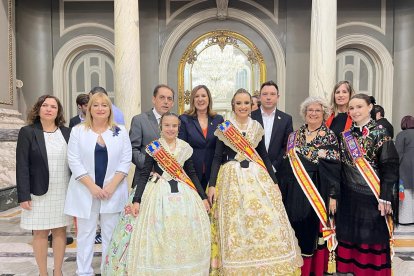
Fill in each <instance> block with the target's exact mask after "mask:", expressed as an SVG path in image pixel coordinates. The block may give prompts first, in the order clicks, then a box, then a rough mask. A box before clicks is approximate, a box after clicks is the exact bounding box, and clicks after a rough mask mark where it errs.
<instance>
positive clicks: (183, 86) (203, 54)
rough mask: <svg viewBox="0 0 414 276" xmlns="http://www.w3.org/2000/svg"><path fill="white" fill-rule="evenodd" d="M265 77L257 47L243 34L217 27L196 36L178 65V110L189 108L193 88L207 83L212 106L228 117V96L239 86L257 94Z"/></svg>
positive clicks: (263, 63)
mask: <svg viewBox="0 0 414 276" xmlns="http://www.w3.org/2000/svg"><path fill="white" fill-rule="evenodd" d="M265 79H266V65H265V62H264V60H263V56H262V54H261V53H260V51H259V50H258V49H257V47H256V46H255V45H254V44H253V43H252V42H251V41H250V40H249V39H247V38H246V37H244V36H243V35H241V34H239V33H236V32H231V31H226V30H219V31H213V32H209V33H206V34H204V35H202V36H200V37H198V38H197V39H195V40H194V41H193V42H192V43H191V44H190V45H189V46H188V47H187V49H186V50H185V52H184V54H183V56H182V58H181V60H180V63H179V66H178V112H179V113H180V114H181V113H183V112H184V110H187V109H188V108H189V104H190V93H191V90H192V88H193V87H195V86H197V85H200V84H204V85H206V86H207V87H208V88H209V89H210V91H211V94H212V97H213V102H214V105H213V109H214V110H215V111H217V112H219V113H220V114H222V115H223V116H225V117H227V116H228V114H229V113H230V112H231V104H230V101H231V98H232V97H233V94H234V92H236V90H237V89H239V88H244V89H246V90H247V91H249V92H250V93H251V94H257V93H258V92H259V89H260V84H261V83H262V82H264V81H265Z"/></svg>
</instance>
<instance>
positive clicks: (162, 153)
mask: <svg viewBox="0 0 414 276" xmlns="http://www.w3.org/2000/svg"><path fill="white" fill-rule="evenodd" d="M145 151H146V152H147V153H148V154H149V155H151V156H152V158H154V159H155V161H157V163H158V165H159V166H160V167H161V169H162V170H163V171H165V172H166V173H168V174H169V175H170V176H171V177H172V178H173V179H174V180H176V181H181V182H184V183H185V184H187V185H188V186H189V187H190V188H191V189H193V190H194V191H197V189H196V187H195V185H194V183H193V182H192V181H191V179H190V177H188V175H187V174H186V173H185V171H184V169H183V167H181V165H180V163H178V161H177V160H176V159H175V158H174V157H173V156H172V155H171V154H170V153H169V152H168V151H166V150H165V149H164V147H163V146H162V145H161V143H160V142H159V141H158V140H154V141H152V142H151V143H150V144H148V146H147V147H146V149H145Z"/></svg>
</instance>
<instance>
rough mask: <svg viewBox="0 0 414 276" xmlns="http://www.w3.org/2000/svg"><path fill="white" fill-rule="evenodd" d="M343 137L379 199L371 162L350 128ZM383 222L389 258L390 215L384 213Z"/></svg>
mask: <svg viewBox="0 0 414 276" xmlns="http://www.w3.org/2000/svg"><path fill="white" fill-rule="evenodd" d="M342 135H343V137H344V141H345V145H346V149H347V150H348V153H349V154H350V155H351V157H352V160H353V161H354V163H355V165H356V167H357V169H358V171H359V172H360V174H361V175H362V177H363V178H364V179H365V182H367V184H368V187H369V188H370V189H371V191H372V193H373V194H374V196H375V198H376V199H377V200H378V201H379V199H380V198H379V196H380V187H381V186H380V180H379V178H378V176H377V174H376V173H375V171H374V169H373V168H372V166H371V164H370V163H369V162H368V161H367V160H366V159H365V158H364V154H363V152H362V150H361V148H360V147H359V145H358V141H357V139H356V138H355V137H354V136H352V133H351V131H350V130H348V131H344V132H342ZM384 218H385V223H386V224H387V228H388V233H389V236H390V250H391V258H393V257H394V234H393V233H394V223H393V220H392V216H391V215H386V216H385V217H384Z"/></svg>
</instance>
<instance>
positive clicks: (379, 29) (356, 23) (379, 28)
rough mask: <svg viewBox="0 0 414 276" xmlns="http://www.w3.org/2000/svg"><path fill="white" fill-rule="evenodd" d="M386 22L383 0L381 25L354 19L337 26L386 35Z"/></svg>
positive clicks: (385, 5) (385, 8)
mask: <svg viewBox="0 0 414 276" xmlns="http://www.w3.org/2000/svg"><path fill="white" fill-rule="evenodd" d="M241 1H243V0H241ZM386 23H387V0H381V23H380V26H377V25H374V24H371V23H366V22H362V21H353V22H348V23H344V24H341V25H338V26H337V27H336V28H337V29H340V28H345V27H350V26H362V27H367V28H371V29H374V30H375V31H377V32H380V33H382V34H383V35H385V31H386V30H385V27H386Z"/></svg>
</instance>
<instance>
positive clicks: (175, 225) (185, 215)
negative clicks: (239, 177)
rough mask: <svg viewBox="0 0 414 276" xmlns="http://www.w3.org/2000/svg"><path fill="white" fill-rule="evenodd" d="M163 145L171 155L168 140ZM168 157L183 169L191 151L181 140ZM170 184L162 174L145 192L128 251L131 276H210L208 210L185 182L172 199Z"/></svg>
mask: <svg viewBox="0 0 414 276" xmlns="http://www.w3.org/2000/svg"><path fill="white" fill-rule="evenodd" d="M159 141H160V143H161V145H162V146H163V147H164V149H166V150H167V151H169V147H168V145H167V144H166V142H165V140H164V139H163V138H160V139H159ZM170 153H171V154H172V155H173V156H174V157H175V158H176V159H177V161H178V162H179V163H180V165H181V166H183V164H184V163H185V161H186V160H187V159H189V158H190V157H191V155H192V153H193V150H192V148H191V147H190V146H189V145H188V144H187V143H186V142H184V141H182V140H180V139H177V145H176V149H175V151H174V152H170ZM169 180H172V177H171V176H170V175H169V174H167V173H166V172H163V174H162V177H161V179H159V180H158V181H157V182H156V183H154V182H152V181H149V182H148V183H147V185H146V187H145V191H144V193H143V196H142V200H141V204H140V212H139V215H138V217H137V219H136V221H135V225H134V227H133V229H134V230H133V232H132V236H131V242H130V245H129V250H130V252H129V254H128V264H127V270H128V275H168V276H171V275H180V276H181V275H208V272H209V266H210V253H211V249H210V244H211V238H210V235H211V233H210V222H209V218H208V215H207V212H206V210H205V207H204V204H203V202H202V200H201V198H200V196H199V195H198V194H197V192H196V191H194V190H193V189H191V188H190V187H189V186H188V185H187V184H184V183H182V182H178V184H177V185H178V193H172V192H171V186H170V184H169V183H168V181H169ZM138 185H139V184H138Z"/></svg>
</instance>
